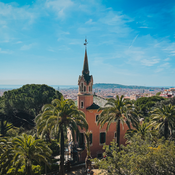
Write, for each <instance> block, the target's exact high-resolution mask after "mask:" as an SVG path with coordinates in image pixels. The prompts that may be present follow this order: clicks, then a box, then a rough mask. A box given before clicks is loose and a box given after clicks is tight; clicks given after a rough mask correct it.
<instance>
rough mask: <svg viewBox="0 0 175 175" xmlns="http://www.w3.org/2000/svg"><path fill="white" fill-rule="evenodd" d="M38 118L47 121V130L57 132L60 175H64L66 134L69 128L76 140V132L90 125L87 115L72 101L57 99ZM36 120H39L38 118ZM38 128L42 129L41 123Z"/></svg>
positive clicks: (47, 105) (44, 107) (45, 106)
mask: <svg viewBox="0 0 175 175" xmlns="http://www.w3.org/2000/svg"><path fill="white" fill-rule="evenodd" d="M38 117H41V118H42V120H44V121H45V124H46V125H45V129H46V130H47V129H48V128H50V131H52V132H55V133H56V132H57V135H58V137H59V138H60V140H61V141H60V142H61V155H60V161H61V162H60V174H61V175H64V138H65V134H64V133H65V132H66V131H67V129H68V128H69V129H70V130H71V132H72V137H73V139H74V137H75V132H77V131H78V130H79V128H81V129H83V128H86V129H87V128H88V124H87V121H86V119H85V114H84V113H83V112H82V111H79V110H78V108H77V107H76V106H75V103H74V102H73V101H72V100H64V98H63V97H61V99H60V100H59V99H55V100H53V101H52V103H51V104H46V105H44V106H43V108H42V115H40V116H38ZM36 120H38V118H37V119H36ZM38 121H39V120H38ZM37 128H38V129H39V128H40V125H39V123H37Z"/></svg>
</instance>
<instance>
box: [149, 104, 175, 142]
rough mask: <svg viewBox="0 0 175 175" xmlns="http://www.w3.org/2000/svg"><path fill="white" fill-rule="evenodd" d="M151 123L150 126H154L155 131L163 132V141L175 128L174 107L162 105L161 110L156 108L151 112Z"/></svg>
mask: <svg viewBox="0 0 175 175" xmlns="http://www.w3.org/2000/svg"><path fill="white" fill-rule="evenodd" d="M151 116H152V121H151V124H150V126H154V127H155V129H159V131H163V135H164V137H165V139H167V138H168V135H171V134H172V130H173V129H174V126H175V106H173V105H172V104H169V105H168V106H166V105H163V106H162V108H156V109H154V111H153V112H152V115H151Z"/></svg>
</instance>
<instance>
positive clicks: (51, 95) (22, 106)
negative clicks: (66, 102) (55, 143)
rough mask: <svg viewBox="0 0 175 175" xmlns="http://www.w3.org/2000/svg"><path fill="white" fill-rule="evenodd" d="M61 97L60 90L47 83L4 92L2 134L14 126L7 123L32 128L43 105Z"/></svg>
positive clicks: (0, 114)
mask: <svg viewBox="0 0 175 175" xmlns="http://www.w3.org/2000/svg"><path fill="white" fill-rule="evenodd" d="M60 97H61V93H59V91H56V90H55V89H53V88H52V87H49V86H47V85H35V84H31V85H24V86H23V87H21V88H19V89H14V90H10V91H7V92H4V94H3V96H2V97H1V98H0V121H1V134H2V135H5V134H6V131H7V130H8V129H9V128H10V127H11V126H12V125H9V126H7V123H11V124H13V125H14V126H16V127H20V126H23V127H25V128H27V129H30V128H31V127H33V126H34V125H35V123H34V118H35V116H36V115H38V114H39V112H40V111H41V108H42V106H43V105H44V104H47V103H50V102H51V101H52V100H53V99H55V98H58V99H60ZM8 127H9V128H8Z"/></svg>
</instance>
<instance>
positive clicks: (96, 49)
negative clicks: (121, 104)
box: [0, 0, 175, 86]
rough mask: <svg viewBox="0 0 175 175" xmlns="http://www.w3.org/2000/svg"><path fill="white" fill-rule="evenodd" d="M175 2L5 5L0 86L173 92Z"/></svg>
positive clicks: (7, 1)
mask: <svg viewBox="0 0 175 175" xmlns="http://www.w3.org/2000/svg"><path fill="white" fill-rule="evenodd" d="M174 29H175V1H174V0H168V1H164V0H147V1H143V2H142V1H140V0H133V1H130V0H118V1H107V0H89V1H84V0H79V1H78V0H74V1H73V0H64V1H62V0H33V1H30V0H25V1H22V0H1V2H0V62H1V68H0V85H3V84H4V85H19V84H20V85H21V84H22V85H23V84H32V83H35V84H48V85H77V82H78V76H79V75H81V72H82V68H83V60H84V45H83V43H84V39H85V37H87V40H88V46H87V51H88V61H89V69H90V74H92V75H93V78H94V83H114V84H122V85H137V86H175V84H174V73H175V30H174Z"/></svg>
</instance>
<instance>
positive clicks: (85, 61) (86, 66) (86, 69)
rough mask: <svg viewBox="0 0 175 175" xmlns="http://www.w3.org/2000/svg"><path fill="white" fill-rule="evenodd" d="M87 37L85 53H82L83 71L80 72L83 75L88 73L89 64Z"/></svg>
mask: <svg viewBox="0 0 175 175" xmlns="http://www.w3.org/2000/svg"><path fill="white" fill-rule="evenodd" d="M87 44H88V43H87V39H85V43H84V45H85V55H84V64H83V71H82V74H83V75H85V76H86V75H89V66H88V57H87Z"/></svg>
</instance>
